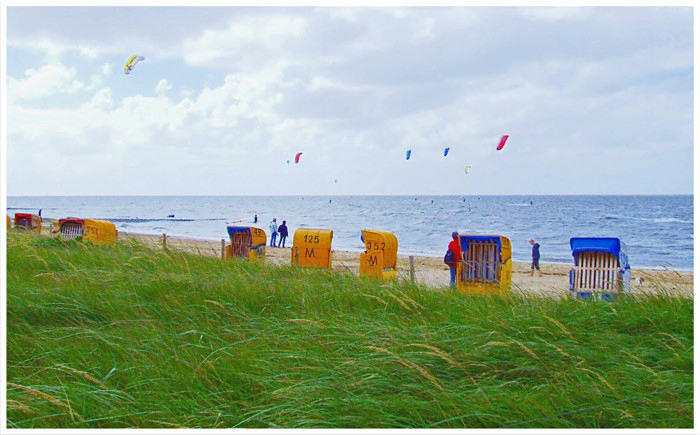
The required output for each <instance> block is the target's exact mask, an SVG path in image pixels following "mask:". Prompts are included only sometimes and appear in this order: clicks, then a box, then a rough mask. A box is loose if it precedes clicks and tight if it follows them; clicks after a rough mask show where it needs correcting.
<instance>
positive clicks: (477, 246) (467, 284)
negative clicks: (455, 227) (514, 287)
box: [457, 234, 513, 295]
mask: <svg viewBox="0 0 700 435" xmlns="http://www.w3.org/2000/svg"><path fill="white" fill-rule="evenodd" d="M459 244H460V250H461V251H462V258H461V259H460V260H461V261H460V262H459V263H458V264H457V291H459V292H461V293H466V294H494V295H501V294H506V293H508V292H510V289H511V280H512V275H513V261H512V258H511V255H512V248H511V244H510V239H508V238H507V237H504V236H499V235H491V234H460V235H459Z"/></svg>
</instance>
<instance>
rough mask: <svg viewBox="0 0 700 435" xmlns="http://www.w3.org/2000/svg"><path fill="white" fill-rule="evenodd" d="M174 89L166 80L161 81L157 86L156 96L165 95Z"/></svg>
mask: <svg viewBox="0 0 700 435" xmlns="http://www.w3.org/2000/svg"><path fill="white" fill-rule="evenodd" d="M172 88H173V87H172V85H170V83H168V81H167V80H166V79H160V81H159V82H158V85H156V89H155V92H156V94H165V93H167V92H168V91H169V90H171V89H172Z"/></svg>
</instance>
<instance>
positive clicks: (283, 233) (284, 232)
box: [277, 221, 289, 248]
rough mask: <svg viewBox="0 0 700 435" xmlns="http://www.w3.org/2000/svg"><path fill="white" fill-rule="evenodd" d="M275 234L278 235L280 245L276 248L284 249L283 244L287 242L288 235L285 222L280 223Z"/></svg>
mask: <svg viewBox="0 0 700 435" xmlns="http://www.w3.org/2000/svg"><path fill="white" fill-rule="evenodd" d="M277 232H278V233H280V243H279V244H278V245H277V247H278V248H279V247H282V248H284V242H285V241H286V240H287V235H288V234H289V233H288V232H287V221H282V225H280V227H279V228H278V229H277Z"/></svg>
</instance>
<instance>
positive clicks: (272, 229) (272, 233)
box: [270, 218, 277, 248]
mask: <svg viewBox="0 0 700 435" xmlns="http://www.w3.org/2000/svg"><path fill="white" fill-rule="evenodd" d="M276 240H277V218H272V222H270V246H272V247H273V248H276V246H275V241H276Z"/></svg>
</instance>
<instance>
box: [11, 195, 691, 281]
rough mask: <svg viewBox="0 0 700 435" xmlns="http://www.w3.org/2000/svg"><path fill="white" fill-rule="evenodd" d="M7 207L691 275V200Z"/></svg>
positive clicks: (120, 222)
mask: <svg viewBox="0 0 700 435" xmlns="http://www.w3.org/2000/svg"><path fill="white" fill-rule="evenodd" d="M530 201H532V205H531V204H530ZM7 206H8V213H9V214H14V213H15V212H23V211H28V212H33V213H37V212H38V210H39V209H40V208H41V209H43V211H42V216H43V217H44V218H47V217H48V218H62V217H66V216H76V217H84V218H99V219H106V220H111V221H113V222H115V224H116V225H117V228H118V229H119V230H123V231H131V232H142V233H152V234H162V233H168V234H172V235H182V236H191V237H201V238H208V239H221V238H226V237H227V234H226V225H227V224H228V223H233V222H234V221H237V220H239V219H247V220H245V221H242V222H240V223H241V224H252V216H253V215H254V214H255V213H257V215H258V226H261V227H262V228H263V229H265V231H266V232H268V236H269V229H268V227H267V226H268V223H269V222H270V220H272V218H273V217H276V218H277V220H278V222H279V223H281V221H282V220H283V219H284V220H286V221H287V226H288V227H289V234H290V239H291V236H292V235H293V233H294V230H295V229H296V228H300V227H316V228H331V229H333V230H334V237H333V247H334V248H335V249H351V250H353V249H354V250H360V249H362V248H363V245H362V242H361V241H360V230H361V229H376V230H387V231H392V232H393V233H395V234H396V236H397V237H398V239H399V251H400V252H402V253H415V254H428V255H440V256H441V255H443V254H444V251H445V250H446V249H447V244H448V242H449V241H450V233H451V232H452V231H454V230H457V231H460V232H474V233H492V234H501V235H504V236H506V237H508V238H510V240H511V242H512V244H513V257H514V259H515V260H523V261H529V258H530V245H529V243H528V242H527V241H528V239H529V238H534V239H535V240H537V241H538V242H539V243H540V244H541V249H540V251H541V254H542V261H544V262H558V263H571V250H570V248H569V238H570V237H582V236H606V237H619V238H620V239H621V240H622V241H623V242H625V243H626V244H627V247H628V251H629V256H630V262H631V264H632V267H668V268H676V269H692V267H693V196H692V195H678V196H482V197H477V196H417V197H416V196H410V197H408V196H340V197H326V196H323V197H320V196H316V197H312V196H306V197H301V196H293V197H291V196H288V197H270V196H180V197H178V196H158V197H148V196H129V197H125V196H122V197H57V196H51V197H8V199H7ZM170 214H174V215H175V217H174V218H168V217H167V216H168V215H170ZM290 244H291V243H290ZM288 246H289V245H288Z"/></svg>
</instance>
